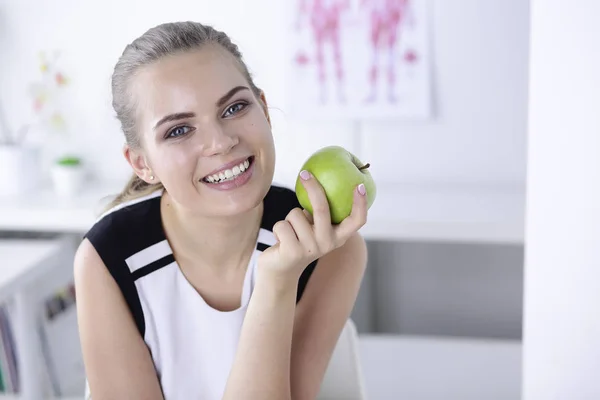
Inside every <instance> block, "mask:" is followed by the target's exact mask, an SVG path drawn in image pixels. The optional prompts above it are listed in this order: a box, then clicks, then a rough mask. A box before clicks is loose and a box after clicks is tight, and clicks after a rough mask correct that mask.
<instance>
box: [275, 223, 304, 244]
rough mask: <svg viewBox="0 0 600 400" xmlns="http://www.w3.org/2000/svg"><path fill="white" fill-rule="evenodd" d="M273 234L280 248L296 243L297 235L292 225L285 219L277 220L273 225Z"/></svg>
mask: <svg viewBox="0 0 600 400" xmlns="http://www.w3.org/2000/svg"><path fill="white" fill-rule="evenodd" d="M273 234H274V235H275V238H276V239H277V241H278V242H279V247H280V248H285V247H289V246H292V245H297V244H298V237H297V236H296V233H295V232H294V229H293V228H292V225H290V223H289V222H288V221H286V220H283V221H279V222H277V223H276V224H275V225H273Z"/></svg>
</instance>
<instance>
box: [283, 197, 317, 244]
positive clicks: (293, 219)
mask: <svg viewBox="0 0 600 400" xmlns="http://www.w3.org/2000/svg"><path fill="white" fill-rule="evenodd" d="M303 211H305V210H301V209H300V208H294V209H293V210H292V211H290V212H289V214H288V215H287V217H286V218H285V219H286V220H287V221H288V222H289V223H290V224H291V225H292V228H293V229H294V232H295V233H296V236H297V237H298V240H299V241H300V245H301V246H302V247H303V248H304V249H305V250H306V251H307V252H308V254H316V252H317V251H318V249H319V247H318V246H317V241H316V239H315V232H314V231H313V227H312V225H311V224H310V222H309V221H308V220H307V218H306V215H305V214H304V212H303Z"/></svg>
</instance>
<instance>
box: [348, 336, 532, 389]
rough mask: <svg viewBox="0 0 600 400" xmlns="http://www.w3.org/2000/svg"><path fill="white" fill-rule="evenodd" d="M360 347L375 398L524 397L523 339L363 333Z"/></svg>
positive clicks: (366, 379) (364, 373) (369, 386)
mask: <svg viewBox="0 0 600 400" xmlns="http://www.w3.org/2000/svg"><path fill="white" fill-rule="evenodd" d="M359 348H360V357H361V365H362V368H363V376H364V379H365V386H366V389H367V395H368V398H370V399H384V398H394V399H417V398H418V399H420V400H445V399H461V400H479V399H492V398H494V399H504V400H518V399H520V398H521V396H520V390H521V371H522V366H521V355H522V345H521V342H520V341H513V340H492V339H467V338H449V337H427V336H405V335H376V334H363V335H360V336H359Z"/></svg>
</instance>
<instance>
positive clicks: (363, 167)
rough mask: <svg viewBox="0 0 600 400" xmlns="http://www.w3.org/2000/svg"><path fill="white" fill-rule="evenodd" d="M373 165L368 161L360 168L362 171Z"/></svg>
mask: <svg viewBox="0 0 600 400" xmlns="http://www.w3.org/2000/svg"><path fill="white" fill-rule="evenodd" d="M370 166H371V164H369V163H366V164H365V165H363V166H362V167H360V168H359V170H360V171H362V170H363V169H367V168H369V167H370Z"/></svg>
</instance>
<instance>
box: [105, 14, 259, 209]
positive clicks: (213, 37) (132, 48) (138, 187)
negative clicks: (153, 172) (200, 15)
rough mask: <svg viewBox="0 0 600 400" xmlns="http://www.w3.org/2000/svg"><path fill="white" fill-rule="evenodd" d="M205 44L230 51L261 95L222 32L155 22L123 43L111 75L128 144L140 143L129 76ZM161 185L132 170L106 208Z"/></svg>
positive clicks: (195, 25)
mask: <svg viewBox="0 0 600 400" xmlns="http://www.w3.org/2000/svg"><path fill="white" fill-rule="evenodd" d="M206 44H217V45H219V46H221V47H222V48H223V49H225V50H227V51H228V52H229V53H230V54H231V55H233V56H234V58H235V59H236V60H237V61H238V62H239V65H240V67H241V69H242V73H243V74H244V76H245V78H246V80H247V81H248V84H249V85H250V88H251V89H252V91H253V92H254V94H255V95H256V96H257V97H258V96H260V94H261V93H262V92H261V90H260V89H259V88H258V87H256V85H255V84H254V82H253V79H252V76H251V75H250V72H249V71H248V67H247V66H246V64H245V62H244V60H243V57H242V54H241V52H240V50H239V49H238V47H237V45H235V44H234V43H233V42H232V41H231V39H230V38H229V36H227V35H226V34H225V33H224V32H221V31H218V30H216V29H215V28H213V27H211V26H207V25H203V24H201V23H198V22H191V21H186V22H171V23H165V24H161V25H158V26H156V27H154V28H151V29H149V30H148V31H146V32H145V33H144V34H143V35H142V36H140V37H139V38H137V39H135V40H134V41H133V42H132V43H131V44H129V45H127V46H126V47H125V50H124V51H123V54H122V55H121V57H120V58H119V61H118V62H117V64H116V66H115V69H114V72H113V75H112V106H113V109H114V110H115V112H116V114H117V119H118V120H119V121H120V123H121V129H122V131H123V133H124V134H125V140H126V142H127V144H128V145H129V146H130V147H131V148H133V149H138V148H140V147H141V141H140V137H139V132H137V131H136V129H135V103H134V101H133V99H132V96H131V93H130V87H131V78H132V77H133V76H134V75H135V73H136V72H137V71H138V70H139V69H140V68H141V67H143V66H146V65H148V64H152V63H154V62H156V61H158V60H159V59H161V58H163V57H165V56H169V55H172V54H176V53H182V52H185V51H190V50H197V49H199V48H201V47H202V46H204V45H206ZM161 189H164V187H163V185H162V184H161V183H157V184H149V183H147V182H145V181H144V180H142V179H140V178H139V177H138V176H137V175H136V174H133V176H132V177H131V178H130V179H129V181H128V182H127V184H126V185H125V188H124V189H123V190H122V191H121V193H119V194H118V195H117V196H116V197H115V198H114V200H112V202H110V204H109V205H108V206H107V209H111V208H113V207H116V206H118V205H119V204H122V203H124V202H127V201H131V200H134V199H137V198H140V197H143V196H146V195H149V194H151V193H153V192H155V191H157V190H161Z"/></svg>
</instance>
